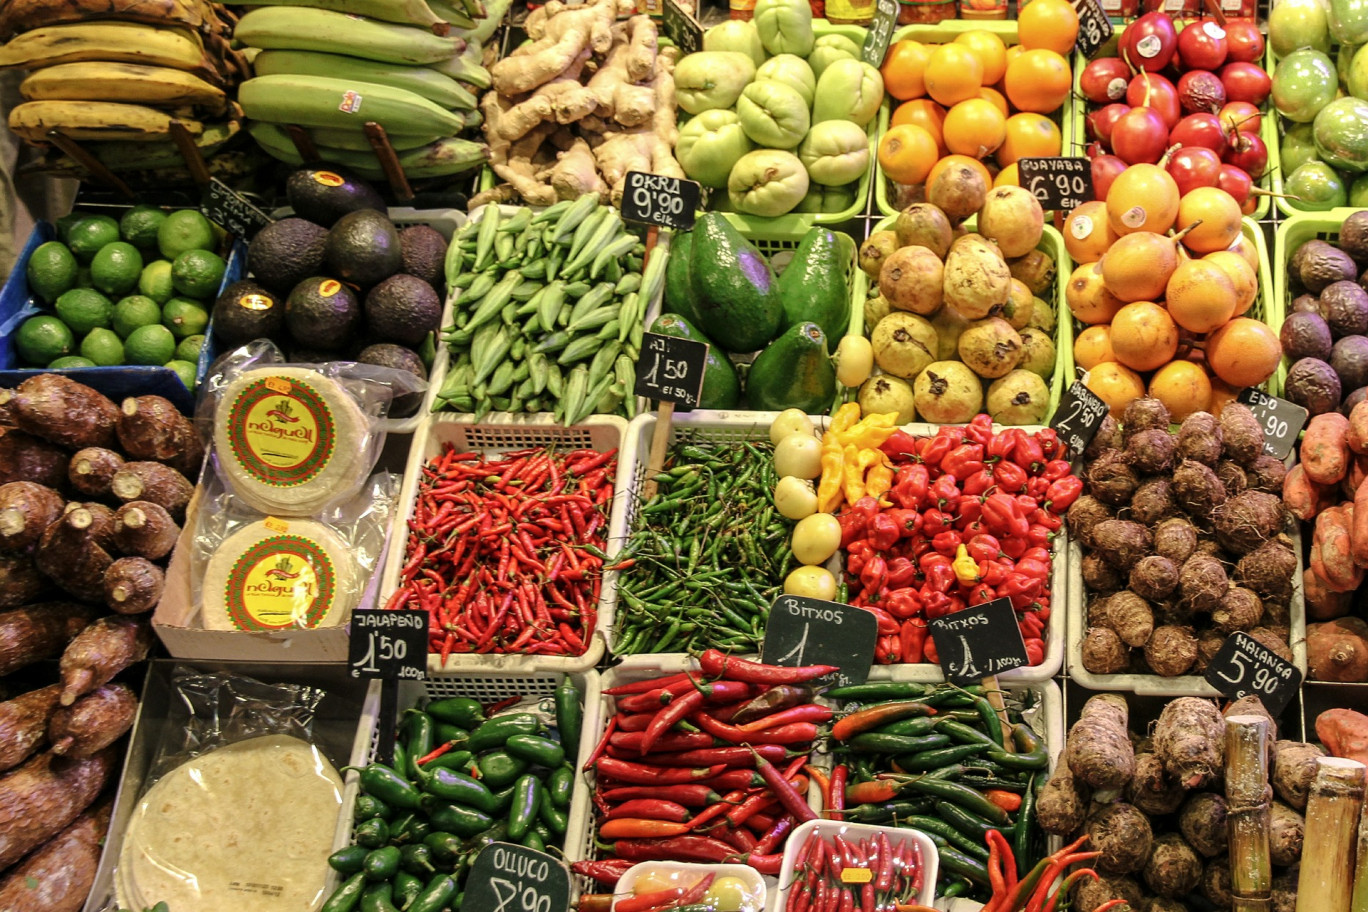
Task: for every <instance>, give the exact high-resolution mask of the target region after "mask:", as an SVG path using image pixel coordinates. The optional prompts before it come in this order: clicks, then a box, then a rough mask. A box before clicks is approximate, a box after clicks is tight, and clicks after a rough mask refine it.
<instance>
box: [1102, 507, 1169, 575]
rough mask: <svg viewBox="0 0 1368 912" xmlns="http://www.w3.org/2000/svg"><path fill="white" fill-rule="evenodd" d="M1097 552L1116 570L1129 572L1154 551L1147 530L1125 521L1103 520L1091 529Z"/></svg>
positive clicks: (1137, 524)
mask: <svg viewBox="0 0 1368 912" xmlns="http://www.w3.org/2000/svg"><path fill="white" fill-rule="evenodd" d="M1093 540H1094V541H1095V542H1096V543H1097V551H1098V553H1100V554H1101V555H1102V557H1103V559H1105V560H1106V561H1107V562H1108V563H1110V564H1111V565H1112V566H1113V567H1116V568H1117V569H1118V570H1129V569H1130V568H1131V567H1133V566H1134V565H1135V564H1136V563H1137V562H1138V561H1139V560H1140V559H1141V558H1143V557H1145V556H1146V555H1147V554H1149V553H1151V551H1153V549H1154V538H1153V537H1152V536H1151V535H1150V531H1149V529H1147V528H1145V527H1144V526H1142V525H1140V524H1139V523H1137V522H1131V521H1130V520H1126V519H1104V520H1103V521H1102V522H1100V523H1098V524H1097V525H1096V526H1094V527H1093Z"/></svg>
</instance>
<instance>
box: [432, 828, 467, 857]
mask: <svg viewBox="0 0 1368 912" xmlns="http://www.w3.org/2000/svg"><path fill="white" fill-rule="evenodd" d="M423 845H425V846H427V848H428V849H429V850H430V851H431V852H432V857H433V858H435V859H436V860H437V861H439V862H441V863H442V864H452V863H454V862H455V861H456V860H457V859H459V858H460V857H461V856H462V855H463V854H464V853H465V847H464V845H463V844H462V842H461V837H459V836H457V835H456V834H455V833H447V832H444V831H438V832H435V833H428V834H427V835H426V836H424V837H423Z"/></svg>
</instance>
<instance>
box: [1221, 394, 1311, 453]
mask: <svg viewBox="0 0 1368 912" xmlns="http://www.w3.org/2000/svg"><path fill="white" fill-rule="evenodd" d="M1235 401H1236V402H1243V403H1244V404H1245V405H1247V406H1249V410H1250V411H1251V412H1253V413H1254V417H1255V418H1256V419H1258V422H1259V427H1261V428H1263V432H1264V452H1265V453H1267V454H1268V455H1270V456H1272V457H1273V458H1275V459H1286V458H1287V455H1288V454H1289V453H1291V452H1292V448H1293V447H1294V446H1296V445H1297V435H1298V434H1300V433H1301V432H1302V428H1304V427H1306V420H1307V419H1308V418H1309V417H1311V413H1310V412H1308V411H1307V410H1306V409H1304V408H1302V407H1301V406H1300V405H1297V404H1296V403H1293V402H1288V401H1287V400H1286V399H1279V398H1278V397H1277V396H1270V395H1268V394H1267V393H1265V392H1261V391H1259V390H1256V389H1254V388H1253V387H1250V388H1248V389H1244V390H1241V391H1240V395H1239V396H1236V397H1235Z"/></svg>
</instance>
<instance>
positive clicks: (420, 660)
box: [347, 608, 428, 681]
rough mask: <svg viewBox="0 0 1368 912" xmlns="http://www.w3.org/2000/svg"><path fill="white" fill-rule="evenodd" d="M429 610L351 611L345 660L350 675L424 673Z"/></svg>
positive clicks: (419, 677) (411, 675)
mask: <svg viewBox="0 0 1368 912" xmlns="http://www.w3.org/2000/svg"><path fill="white" fill-rule="evenodd" d="M427 644H428V613H427V612H426V611H423V610H421V609H407V608H405V609H400V610H396V611H380V610H377V609H373V608H372V609H368V610H366V611H353V612H352V616H351V640H350V641H349V642H348V643H347V664H348V665H349V666H351V676H352V677H353V678H405V679H407V680H410V681H421V680H422V679H423V678H424V677H426V675H427Z"/></svg>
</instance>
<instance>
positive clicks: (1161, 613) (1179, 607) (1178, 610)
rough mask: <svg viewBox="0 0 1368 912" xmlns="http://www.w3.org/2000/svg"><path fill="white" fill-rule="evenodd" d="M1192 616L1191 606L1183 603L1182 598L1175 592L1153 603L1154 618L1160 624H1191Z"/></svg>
mask: <svg viewBox="0 0 1368 912" xmlns="http://www.w3.org/2000/svg"><path fill="white" fill-rule="evenodd" d="M1192 617H1193V611H1192V608H1190V607H1189V606H1188V605H1186V604H1184V603H1183V600H1182V599H1181V598H1178V597H1177V593H1176V592H1175V593H1174V594H1173V595H1172V596H1170V597H1168V598H1166V599H1164V600H1163V601H1161V602H1159V603H1157V604H1156V605H1155V609H1154V619H1155V621H1157V622H1158V623H1159V624H1160V625H1164V624H1177V625H1179V626H1180V627H1182V626H1191V625H1192Z"/></svg>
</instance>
